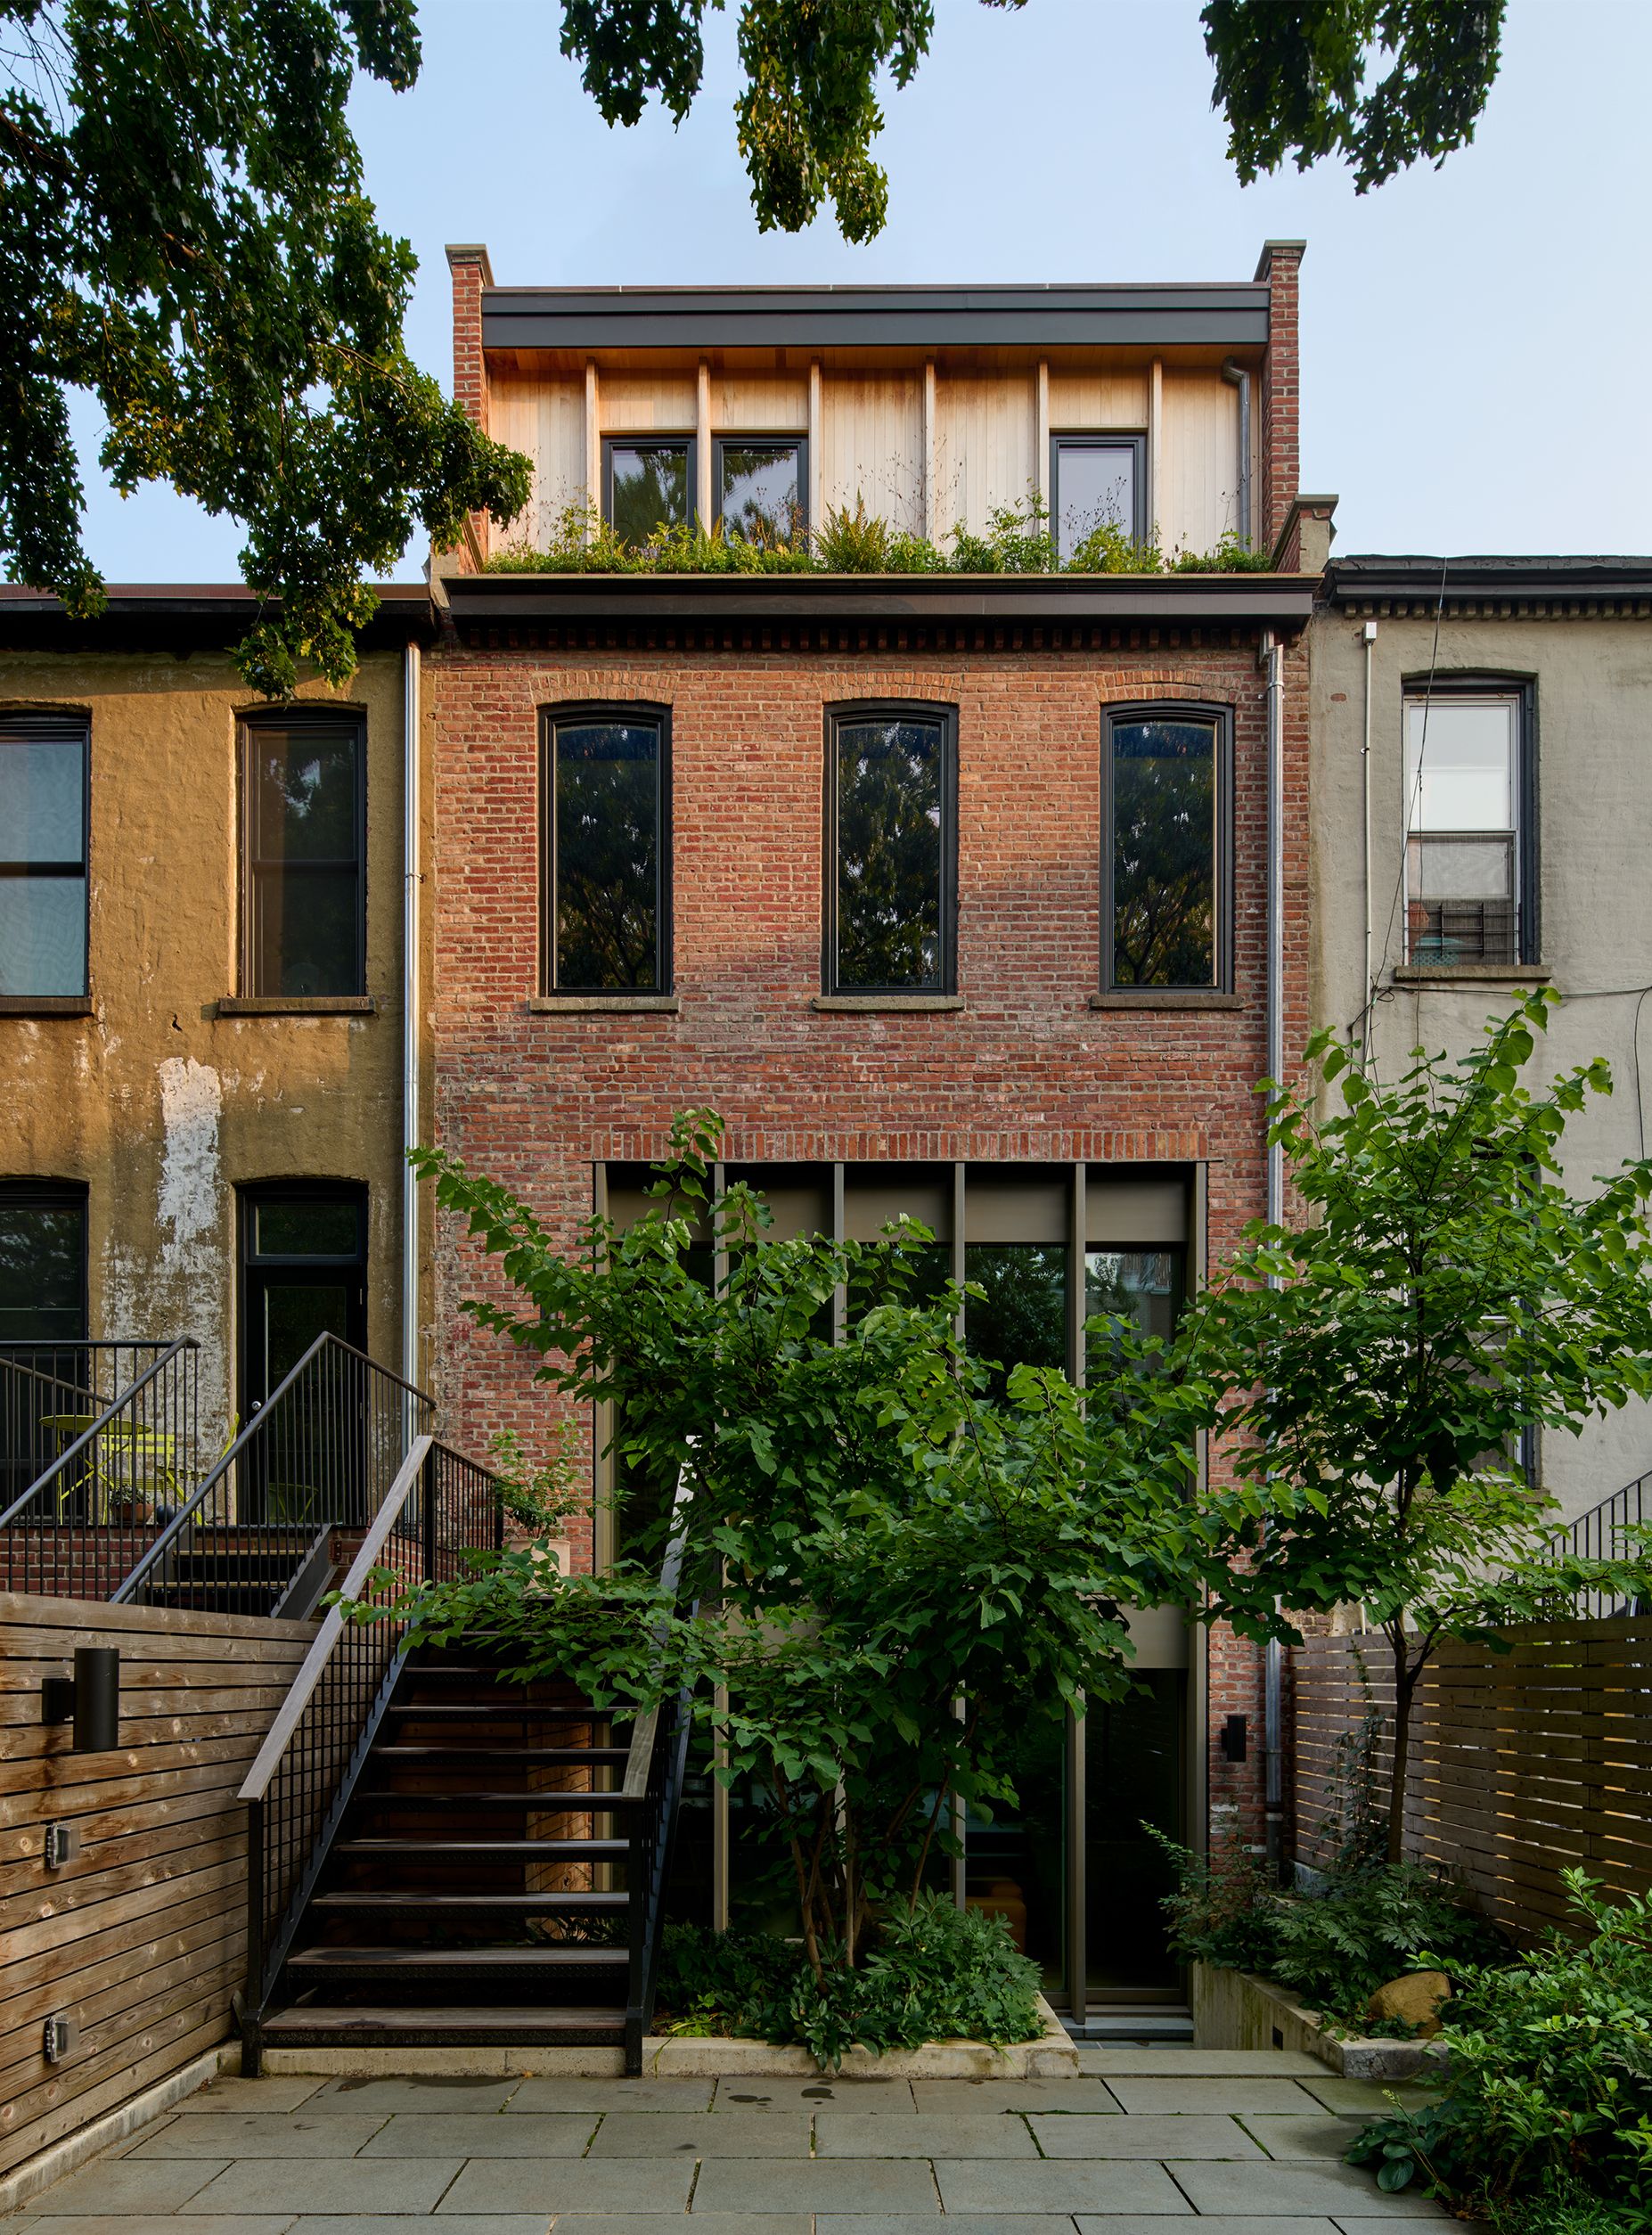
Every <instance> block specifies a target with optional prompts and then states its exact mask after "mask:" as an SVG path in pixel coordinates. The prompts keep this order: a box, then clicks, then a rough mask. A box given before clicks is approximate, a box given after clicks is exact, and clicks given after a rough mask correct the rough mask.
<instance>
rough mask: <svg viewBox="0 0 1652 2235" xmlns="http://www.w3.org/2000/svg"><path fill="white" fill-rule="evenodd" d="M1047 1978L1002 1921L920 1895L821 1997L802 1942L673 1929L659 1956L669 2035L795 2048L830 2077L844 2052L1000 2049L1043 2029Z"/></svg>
mask: <svg viewBox="0 0 1652 2235" xmlns="http://www.w3.org/2000/svg"><path fill="white" fill-rule="evenodd" d="M1038 1990H1039V1970H1038V1966H1037V1965H1036V1964H1035V1963H1034V1962H1032V1961H1030V1960H1029V1959H1028V1958H1027V1957H1026V1956H1024V1955H1021V1954H1019V1953H1018V1952H1017V1949H1016V1947H1015V1945H1014V1943H1013V1942H1012V1941H1011V1940H1010V1934H1009V1929H1008V1928H1007V1927H1006V1925H1005V1924H1004V1921H1003V1920H1002V1918H1000V1917H989V1916H986V1915H985V1914H983V1912H981V1911H979V1910H973V1909H970V1910H962V1911H960V1910H958V1909H955V1908H954V1907H953V1904H952V1903H951V1902H950V1901H948V1900H946V1899H945V1897H944V1896H943V1895H938V1894H932V1893H921V1894H920V1895H918V1896H917V1897H916V1899H915V1900H914V1901H913V1903H912V1907H911V1909H910V1911H907V1910H900V1909H897V1910H895V1911H893V1912H890V1914H889V1915H887V1917H886V1918H885V1919H884V1920H882V1922H881V1923H880V1924H879V1927H878V1928H877V1934H876V1937H875V1939H874V1940H873V1942H872V1944H871V1949H870V1952H869V1953H868V1955H867V1958H866V1961H865V1964H864V1966H863V1968H862V1969H860V1970H858V1971H847V1970H844V1969H840V1968H838V1967H830V1968H829V1969H828V1971H827V1976H826V1980H825V1983H824V1985H823V1986H822V1985H817V1983H816V1981H815V1979H814V1976H813V1974H812V1973H811V1971H810V1969H809V1966H808V1964H807V1962H806V1960H805V1958H804V1955H803V1953H802V1951H801V1949H800V1948H799V1947H798V1945H797V1943H796V1941H792V1940H782V1939H781V1938H780V1937H779V1936H776V1935H773V1934H767V1933H739V1932H732V1933H711V1932H707V1931H706V1930H704V1929H703V1928H700V1927H699V1926H693V1925H672V1926H668V1927H667V1930H666V1936H665V1944H664V1947H663V1950H662V1952H661V1960H660V1983H659V2000H660V2005H661V2009H662V2012H663V2013H664V2015H663V2018H662V2021H661V2022H662V2025H663V2026H664V2027H665V2028H666V2029H667V2030H669V2031H673V2032H676V2033H686V2034H721V2033H727V2034H743V2035H748V2036H749V2037H751V2038H753V2039H756V2040H758V2041H773V2042H797V2043H801V2045H802V2046H803V2047H804V2048H806V2049H807V2050H809V2051H811V2052H812V2053H813V2054H814V2057H815V2058H816V2059H817V2060H818V2061H819V2062H820V2063H821V2064H822V2065H823V2066H824V2067H826V2068H827V2069H828V2070H829V2071H835V2070H836V2069H837V2067H838V2064H839V2063H840V2062H841V2061H842V2058H843V2053H844V2051H845V2050H846V2049H848V2048H850V2047H852V2046H854V2045H855V2043H859V2044H860V2045H861V2046H862V2047H863V2048H867V2049H871V2050H873V2051H882V2050H887V2049H911V2048H916V2047H917V2046H918V2044H919V2043H920V2042H925V2041H945V2040H951V2039H955V2038H961V2039H965V2040H969V2041H985V2042H991V2043H994V2045H1004V2044H1007V2043H1012V2042H1018V2041H1031V2040H1033V2039H1035V2037H1036V2035H1037V2034H1038V2033H1039V2031H1040V2029H1041V2023H1042V2021H1041V2019H1040V2017H1039V2012H1038Z"/></svg>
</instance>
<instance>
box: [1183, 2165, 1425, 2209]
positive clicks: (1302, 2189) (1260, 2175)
mask: <svg viewBox="0 0 1652 2235" xmlns="http://www.w3.org/2000/svg"><path fill="white" fill-rule="evenodd" d="M1176 2179H1177V2182H1179V2184H1180V2185H1181V2187H1182V2189H1183V2190H1185V2191H1186V2193H1187V2195H1188V2196H1189V2197H1190V2198H1191V2200H1192V2202H1193V2203H1194V2204H1195V2205H1197V2206H1198V2209H1199V2210H1200V2211H1201V2212H1206V2213H1216V2212H1237V2213H1241V2214H1244V2213H1248V2214H1250V2215H1252V2216H1254V2217H1265V2216H1266V2215H1268V2214H1269V2213H1272V2215H1274V2216H1275V2217H1276V2218H1279V2219H1289V2218H1292V2217H1295V2216H1297V2215H1300V2216H1302V2217H1304V2218H1306V2217H1312V2216H1313V2215H1314V2214H1316V2213H1317V2214H1318V2215H1320V2216H1321V2217H1322V2218H1326V2219H1329V2218H1330V2217H1331V2216H1332V2215H1333V2214H1335V2213H1336V2212H1337V2211H1338V2210H1341V2211H1344V2212H1361V2213H1362V2214H1363V2215H1366V2216H1367V2217H1369V2218H1370V2220H1371V2221H1372V2222H1373V2223H1377V2222H1378V2221H1380V2219H1381V2218H1382V2216H1383V2215H1384V2214H1385V2213H1386V2216H1387V2217H1388V2218H1389V2219H1390V2220H1399V2219H1415V2220H1437V2219H1438V2218H1439V2216H1440V2208H1439V2206H1438V2205H1436V2204H1432V2203H1430V2202H1429V2200H1428V2198H1427V2197H1423V2196H1414V2195H1411V2194H1409V2193H1404V2192H1403V2193H1402V2194H1400V2195H1399V2196H1392V2197H1384V2196H1382V2195H1381V2192H1380V2190H1378V2187H1377V2184H1376V2182H1375V2181H1374V2180H1373V2179H1372V2178H1371V2176H1370V2174H1369V2173H1365V2172H1362V2171H1360V2170H1359V2169H1357V2168H1356V2167H1354V2166H1353V2165H1328V2164H1324V2163H1320V2164H1317V2165H1314V2164H1303V2163H1297V2164H1295V2165H1292V2164H1289V2163H1285V2164H1282V2165H1221V2166H1216V2165H1178V2166H1177V2168H1176Z"/></svg>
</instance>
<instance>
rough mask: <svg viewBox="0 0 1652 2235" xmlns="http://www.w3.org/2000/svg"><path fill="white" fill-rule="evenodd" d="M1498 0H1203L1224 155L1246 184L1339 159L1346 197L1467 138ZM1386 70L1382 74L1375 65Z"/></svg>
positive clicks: (1495, 46) (1491, 56) (1491, 47)
mask: <svg viewBox="0 0 1652 2235" xmlns="http://www.w3.org/2000/svg"><path fill="white" fill-rule="evenodd" d="M1505 7H1506V0H1288V4H1287V0H1206V7H1205V9H1204V12H1203V20H1204V25H1205V46H1206V52H1207V53H1208V54H1209V55H1210V57H1211V59H1212V61H1214V63H1215V65H1216V90H1215V94H1214V106H1215V107H1216V108H1219V109H1221V110H1223V111H1225V112H1226V115H1227V119H1228V125H1229V139H1228V154H1229V156H1230V157H1231V160H1232V162H1233V165H1234V167H1235V168H1236V169H1237V170H1238V172H1239V178H1240V180H1241V181H1242V183H1243V184H1245V185H1247V186H1248V185H1250V184H1252V182H1253V181H1254V180H1255V178H1256V177H1257V176H1259V175H1260V174H1261V173H1262V172H1264V171H1276V170H1278V169H1279V168H1280V165H1281V164H1282V163H1283V162H1284V161H1285V160H1286V158H1287V157H1288V156H1290V157H1294V158H1295V160H1296V168H1297V169H1298V170H1299V171H1305V170H1306V169H1307V168H1309V166H1310V165H1311V164H1313V163H1315V162H1317V161H1319V160H1320V159H1321V157H1323V156H1327V155H1340V156H1343V157H1345V159H1346V160H1347V161H1348V163H1349V164H1350V166H1351V167H1352V168H1353V184H1354V191H1355V192H1356V193H1361V194H1363V193H1365V192H1369V190H1370V188H1371V187H1373V186H1379V185H1380V184H1382V182H1383V180H1384V179H1386V178H1392V177H1393V176H1394V173H1395V172H1396V171H1400V170H1403V169H1404V168H1406V167H1407V165H1409V164H1411V163H1415V162H1418V161H1419V160H1422V159H1423V158H1424V157H1428V158H1430V159H1431V160H1433V162H1434V165H1435V168H1436V169H1437V168H1439V166H1440V165H1441V164H1442V163H1443V161H1444V160H1445V158H1446V157H1447V155H1448V154H1450V153H1451V151H1452V149H1453V148H1460V147H1462V146H1465V145H1466V144H1467V143H1468V142H1469V141H1470V140H1472V139H1473V137H1474V127H1475V126H1476V123H1477V121H1478V120H1479V117H1480V112H1481V111H1482V110H1483V109H1484V107H1485V103H1486V101H1487V98H1488V97H1489V95H1490V94H1491V90H1492V85H1493V80H1494V79H1495V78H1496V76H1497V70H1498V64H1499V62H1500V61H1501V45H1500V42H1501V35H1502V25H1503V15H1504V12H1505ZM1385 64H1386V70H1385V68H1384V65H1385Z"/></svg>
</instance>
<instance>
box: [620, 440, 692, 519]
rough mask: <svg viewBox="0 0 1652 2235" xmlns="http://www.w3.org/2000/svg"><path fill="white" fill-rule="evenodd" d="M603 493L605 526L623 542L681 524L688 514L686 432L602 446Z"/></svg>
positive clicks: (689, 445)
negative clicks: (603, 458)
mask: <svg viewBox="0 0 1652 2235" xmlns="http://www.w3.org/2000/svg"><path fill="white" fill-rule="evenodd" d="M604 452H605V463H606V466H607V471H606V472H605V474H604V476H603V495H604V497H605V499H606V504H605V511H606V513H607V518H608V523H609V527H610V528H612V529H613V531H614V533H615V534H616V535H617V536H623V537H624V539H625V540H626V543H628V544H645V543H647V541H648V539H649V537H650V536H651V535H653V534H654V533H655V532H656V530H657V529H658V528H683V527H686V526H687V524H688V522H689V521H690V520H691V519H692V518H693V514H694V445H693V443H692V442H691V440H690V438H688V436H686V435H672V436H667V437H661V438H655V437H653V436H650V437H648V438H646V439H643V438H635V439H634V438H631V437H629V436H627V437H626V438H624V439H623V440H621V439H619V438H616V439H614V440H613V441H610V442H609V443H607V444H605V445H604Z"/></svg>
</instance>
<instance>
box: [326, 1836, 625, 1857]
mask: <svg viewBox="0 0 1652 2235" xmlns="http://www.w3.org/2000/svg"><path fill="white" fill-rule="evenodd" d="M630 1851H631V1843H630V1841H629V1840H628V1839H416V1838H409V1839H374V1838H361V1839H340V1840H339V1843H338V1845H337V1846H335V1847H334V1849H333V1853H334V1854H361V1855H382V1856H384V1857H386V1858H387V1859H390V1858H393V1857H395V1856H397V1855H415V1854H420V1855H436V1856H443V1855H451V1856H452V1857H453V1858H454V1861H455V1862H459V1861H463V1862H474V1861H476V1860H478V1858H479V1859H481V1860H482V1861H484V1862H486V1861H488V1860H490V1859H499V1858H504V1859H508V1860H510V1861H512V1862H515V1861H519V1860H520V1861H527V1862H535V1861H537V1862H568V1861H595V1862H606V1861H608V1860H609V1859H610V1858H612V1857H614V1856H617V1855H618V1856H623V1855H626V1854H629V1853H630Z"/></svg>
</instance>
